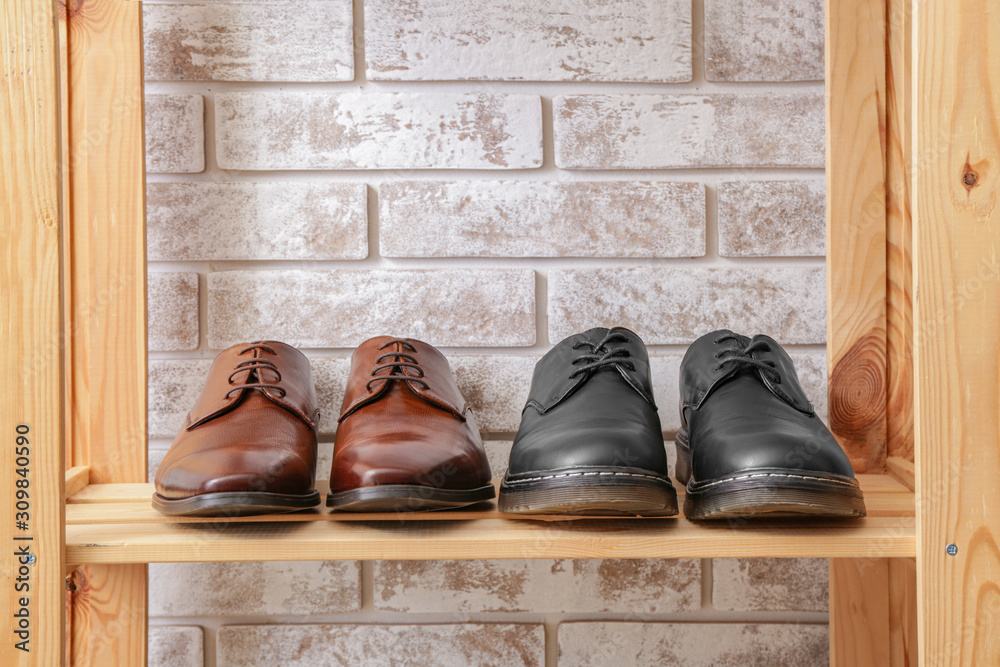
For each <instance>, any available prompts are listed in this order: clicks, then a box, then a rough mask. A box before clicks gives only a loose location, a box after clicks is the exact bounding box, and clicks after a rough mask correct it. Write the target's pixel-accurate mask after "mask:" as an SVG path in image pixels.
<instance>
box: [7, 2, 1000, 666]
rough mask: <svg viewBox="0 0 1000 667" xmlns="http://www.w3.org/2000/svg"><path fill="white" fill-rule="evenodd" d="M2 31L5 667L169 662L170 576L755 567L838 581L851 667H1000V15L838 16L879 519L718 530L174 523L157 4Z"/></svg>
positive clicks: (667, 525)
mask: <svg viewBox="0 0 1000 667" xmlns="http://www.w3.org/2000/svg"><path fill="white" fill-rule="evenodd" d="M0 11H2V12H3V19H4V25H5V28H4V30H3V32H2V33H0V39H2V43H0V62H2V64H3V67H4V76H5V86H6V88H5V92H6V93H7V94H6V96H5V98H4V99H3V101H2V102H0V113H2V114H3V117H2V122H3V125H4V132H3V134H2V135H0V149H2V150H0V160H2V162H0V167H2V169H0V212H2V214H3V220H4V229H3V236H4V239H5V250H6V255H5V258H4V261H3V262H2V268H0V271H2V272H3V273H2V281H3V284H4V290H3V292H2V295H0V303H2V304H3V311H2V313H0V318H3V320H2V321H3V322H4V326H5V336H4V339H3V340H4V350H3V351H4V353H5V354H4V357H5V363H4V368H3V370H2V371H0V373H2V380H3V384H4V392H3V395H2V398H0V414H2V415H3V421H2V422H0V423H2V427H3V428H4V429H8V433H9V435H8V439H9V440H10V442H11V443H13V442H14V440H15V438H16V435H17V434H18V432H17V431H16V430H14V429H15V427H18V425H22V424H23V425H25V426H24V427H19V428H27V429H28V431H29V433H28V434H27V435H26V436H25V437H27V438H29V439H30V444H31V460H30V470H31V472H30V483H31V487H30V488H31V503H32V510H31V523H30V527H29V528H27V529H22V530H25V531H26V532H20V533H19V532H18V529H16V528H15V526H14V525H13V523H11V522H9V521H7V520H6V519H5V520H4V522H0V525H2V526H3V527H2V528H0V531H2V535H0V536H2V538H3V540H4V545H10V544H15V543H18V544H24V543H25V542H30V546H31V549H32V553H33V554H35V555H36V557H37V560H36V561H35V562H34V563H32V564H31V567H30V577H29V579H30V583H31V591H30V602H31V605H32V606H31V613H32V618H33V619H34V620H33V622H34V626H33V635H32V637H33V639H32V641H33V648H34V650H33V652H31V653H23V652H20V651H16V650H15V649H14V648H13V646H12V643H11V642H9V641H5V642H4V643H2V644H0V664H4V665H14V664H18V665H56V664H64V663H67V664H75V665H124V666H132V665H142V664H144V663H145V650H146V608H147V606H146V566H145V564H146V563H150V562H160V561H218V560H268V559H273V560H279V559H280V560H287V559H323V560H330V559H351V560H354V559H398V558H406V559H411V558H425V559H434V558H445V559H453V558H566V557H572V558H605V557H616V558H673V557H703V558H717V557H735V556H739V557H756V556H775V557H802V556H812V557H826V558H830V559H831V560H830V563H831V567H830V629H831V663H832V664H833V665H835V666H836V667H844V666H847V665H850V666H851V667H856V666H862V665H873V666H876V667H884V666H886V665H889V666H891V667H900V666H902V665H914V664H922V665H944V666H948V667H951V666H957V665H963V666H965V665H969V666H972V665H975V666H979V665H997V664H1000V642H997V641H996V637H997V636H1000V614H998V613H995V612H996V609H997V608H998V605H1000V602H998V600H1000V594H998V593H997V591H998V590H1000V548H998V547H997V544H1000V535H998V534H997V533H998V531H1000V497H998V496H997V494H996V493H995V490H994V489H995V480H996V479H997V478H998V477H1000V446H998V430H1000V424H998V420H997V419H996V411H997V406H998V405H1000V379H998V370H997V369H998V368H1000V347H998V343H997V341H998V340H1000V319H998V318H997V317H996V313H997V312H998V310H1000V280H997V277H998V276H997V272H995V271H994V272H993V273H989V271H987V274H984V273H983V270H984V267H986V269H988V270H989V269H990V267H994V266H995V265H996V262H997V261H998V260H997V255H998V254H1000V252H998V248H997V246H998V245H1000V212H998V211H997V208H996V206H997V202H998V200H1000V192H998V191H1000V129H998V126H997V119H996V116H995V110H996V109H1000V58H996V57H995V55H996V54H995V48H994V50H992V51H991V50H990V48H989V47H990V46H993V45H995V44H998V43H1000V8H998V7H996V6H995V3H987V2H984V1H983V0H948V1H947V2H946V1H945V0H921V2H919V3H916V2H915V0H827V2H826V66H827V72H826V88H827V133H826V140H827V201H828V205H827V266H828V272H827V273H828V327H829V335H828V348H829V354H830V388H829V399H830V400H829V406H830V407H829V414H830V423H831V428H832V429H833V430H834V432H835V433H836V434H837V436H838V438H839V439H840V441H841V442H842V444H843V445H844V447H845V449H846V450H847V451H848V453H849V455H850V456H851V460H852V462H853V464H854V466H855V469H856V470H857V471H858V472H859V473H861V479H862V483H863V486H864V488H865V492H866V496H867V498H866V499H867V502H868V507H869V512H870V516H869V517H868V518H866V519H863V520H857V521H820V520H811V521H810V520H763V521H748V522H746V523H713V524H706V523H702V524H695V523H692V522H689V521H686V520H685V519H683V518H682V517H681V518H672V519H578V520H571V521H562V520H561V521H546V520H534V519H533V520H525V519H509V518H506V517H504V516H503V515H501V514H500V513H499V512H497V511H496V510H485V511H481V512H470V511H466V512H455V513H447V514H444V513H442V514H434V515H419V516H408V517H405V518H402V519H401V518H400V517H398V516H386V517H381V518H378V517H363V518H362V517H353V516H352V517H340V516H334V515H331V514H329V513H328V512H326V511H320V512H316V513H312V514H303V515H282V516H280V517H267V518H264V519H261V518H246V519H239V520H229V521H225V520H224V521H218V520H210V521H204V520H183V519H168V518H166V517H162V516H159V515H158V514H156V513H155V512H154V511H153V510H152V509H151V508H150V507H149V505H148V499H149V494H150V486H149V485H148V484H146V483H145V481H146V463H145V456H146V451H145V444H146V432H147V431H146V415H147V406H146V391H145V387H146V321H145V317H146V315H145V312H146V308H145V299H146V295H145V271H146V266H145V220H144V215H145V212H144V182H145V174H144V144H143V113H142V110H143V98H142V35H141V5H140V3H138V2H131V1H130V0H87V2H85V3H65V4H59V5H56V4H55V3H53V2H51V0H45V1H43V0H8V1H6V2H5V3H4V5H3V9H2V10H0ZM918 288H919V294H920V298H921V300H920V301H919V302H917V301H916V300H915V298H914V296H915V295H916V294H917V293H918ZM0 457H2V458H0V460H2V462H3V464H4V465H3V469H4V470H7V471H10V470H14V468H15V464H16V465H18V466H20V465H22V464H21V463H19V462H18V461H17V455H16V453H15V449H14V447H12V446H6V445H5V446H4V447H3V448H0ZM13 482H14V478H13V477H12V476H10V475H5V476H4V478H3V479H2V480H0V487H2V489H3V491H2V493H3V498H4V503H5V509H6V510H9V511H8V515H13V511H14V509H15V508H14V502H15V487H14V485H13ZM206 523H207V524H208V525H205V524H206ZM27 536H30V540H25V538H26V537H27ZM19 538H20V539H21V541H20V542H18V541H17V540H18V539H19ZM949 545H952V546H953V547H954V555H952V554H951V553H950V552H951V551H953V549H952V548H951V547H950V546H949ZM946 547H948V548H947V549H946ZM4 554H5V555H4V557H3V558H4V560H3V567H4V571H5V572H14V571H16V568H17V566H18V564H17V563H15V562H14V560H13V559H12V554H13V549H8V548H7V547H6V546H5V548H4ZM67 572H69V573H70V574H69V577H68V578H66V573H67ZM67 582H68V585H69V592H67V590H66V586H67ZM7 599H8V600H9V601H10V602H11V604H12V605H16V604H19V601H18V599H17V596H16V595H14V593H13V592H11V593H9V594H8V597H7ZM7 618H8V623H10V618H11V616H10V615H8V616H7ZM6 636H8V637H9V636H10V635H6Z"/></svg>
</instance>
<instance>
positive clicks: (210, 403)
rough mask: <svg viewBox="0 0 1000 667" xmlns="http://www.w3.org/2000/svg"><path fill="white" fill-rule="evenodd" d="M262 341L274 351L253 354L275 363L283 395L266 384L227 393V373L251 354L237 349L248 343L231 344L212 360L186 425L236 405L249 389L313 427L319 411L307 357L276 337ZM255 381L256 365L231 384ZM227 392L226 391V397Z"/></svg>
mask: <svg viewBox="0 0 1000 667" xmlns="http://www.w3.org/2000/svg"><path fill="white" fill-rule="evenodd" d="M265 343H266V344H267V345H268V346H269V347H270V348H271V349H273V350H274V351H275V354H273V355H272V354H266V355H261V354H259V353H258V354H257V355H255V356H261V357H262V358H266V359H269V360H270V361H272V362H273V363H274V364H275V365H276V366H277V367H278V369H279V370H280V372H281V377H282V380H281V383H280V387H281V388H282V389H284V390H285V393H284V395H281V392H279V391H270V390H268V389H267V388H266V387H261V388H259V389H257V388H253V389H250V388H244V389H240V390H237V391H233V392H231V393H230V392H229V390H230V389H232V385H230V384H229V383H228V382H227V378H228V377H229V374H230V373H231V372H232V370H233V369H234V368H236V365H237V364H238V363H240V362H241V361H246V360H248V359H251V358H252V357H250V356H249V355H242V356H241V355H240V350H242V349H244V348H245V347H247V345H246V344H240V345H234V346H233V347H231V348H229V349H227V350H223V351H222V352H220V353H219V355H218V356H217V357H216V358H215V361H214V362H213V363H212V368H211V370H210V371H209V373H208V380H207V381H206V383H205V388H204V389H203V390H202V392H201V394H200V395H199V396H198V400H197V401H196V402H195V404H194V407H192V408H191V412H190V413H188V421H189V425H188V427H187V428H188V429H192V428H195V427H197V426H200V425H201V424H204V423H205V422H208V421H210V420H212V419H215V418H216V417H219V416H221V415H223V414H225V413H227V412H229V411H230V410H233V409H235V408H236V407H237V406H238V405H239V404H240V403H241V401H242V398H243V396H244V395H245V394H246V393H247V392H248V391H258V392H260V393H261V394H263V395H264V396H265V397H266V398H267V399H268V400H270V401H271V402H272V403H275V404H277V405H280V406H281V407H283V408H285V409H286V410H288V411H289V412H291V413H292V414H294V415H295V416H296V417H298V418H299V419H301V420H302V421H303V422H304V423H305V424H306V425H307V426H309V427H310V428H316V421H317V420H318V419H319V411H318V410H317V408H316V403H317V400H316V390H315V388H314V386H313V382H312V370H311V368H310V365H309V360H308V359H307V358H306V357H305V355H303V354H302V353H301V352H299V351H298V350H296V349H295V348H293V347H291V346H289V345H285V344H284V343H279V342H277V341H265ZM257 381H260V374H259V372H258V371H257V370H256V369H250V371H249V372H248V373H237V374H235V375H234V376H233V383H234V384H243V383H246V382H257ZM276 386H279V385H276ZM226 394H229V397H228V398H227V397H226Z"/></svg>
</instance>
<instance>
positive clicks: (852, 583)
mask: <svg viewBox="0 0 1000 667" xmlns="http://www.w3.org/2000/svg"><path fill="white" fill-rule="evenodd" d="M889 560H890V559H888V558H871V559H865V558H831V559H830V664H831V665H834V666H839V665H851V667H889V665H890V657H889V656H890V651H889Z"/></svg>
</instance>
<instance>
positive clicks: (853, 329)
mask: <svg viewBox="0 0 1000 667" xmlns="http://www.w3.org/2000/svg"><path fill="white" fill-rule="evenodd" d="M826 24H827V27H826V30H827V33H826V35H827V36H826V90H827V95H826V99H827V133H826V139H827V162H826V166H827V169H826V177H827V245H826V248H827V250H826V252H827V349H828V354H829V364H830V387H829V422H830V428H831V430H832V431H833V433H834V434H835V435H836V436H837V438H838V440H839V441H840V443H841V445H842V446H843V447H844V449H845V451H846V452H847V454H848V456H849V457H850V459H851V463H852V465H853V466H854V469H855V470H856V471H857V472H881V471H882V467H883V466H884V464H885V455H886V454H885V438H886V412H885V410H886V392H887V378H886V248H885V244H886V201H885V159H884V146H883V142H882V130H883V128H884V124H885V99H886V70H885V43H884V41H885V5H884V2H883V0H827V3H826Z"/></svg>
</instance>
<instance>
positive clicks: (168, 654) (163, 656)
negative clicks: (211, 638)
mask: <svg viewBox="0 0 1000 667" xmlns="http://www.w3.org/2000/svg"><path fill="white" fill-rule="evenodd" d="M146 642H147V643H146V651H147V655H146V665H147V666H148V667H202V665H204V664H205V648H204V644H205V637H204V633H203V632H202V629H201V628H200V627H197V626H180V625H176V626H175V625H151V626H149V633H148V635H147V637H146Z"/></svg>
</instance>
